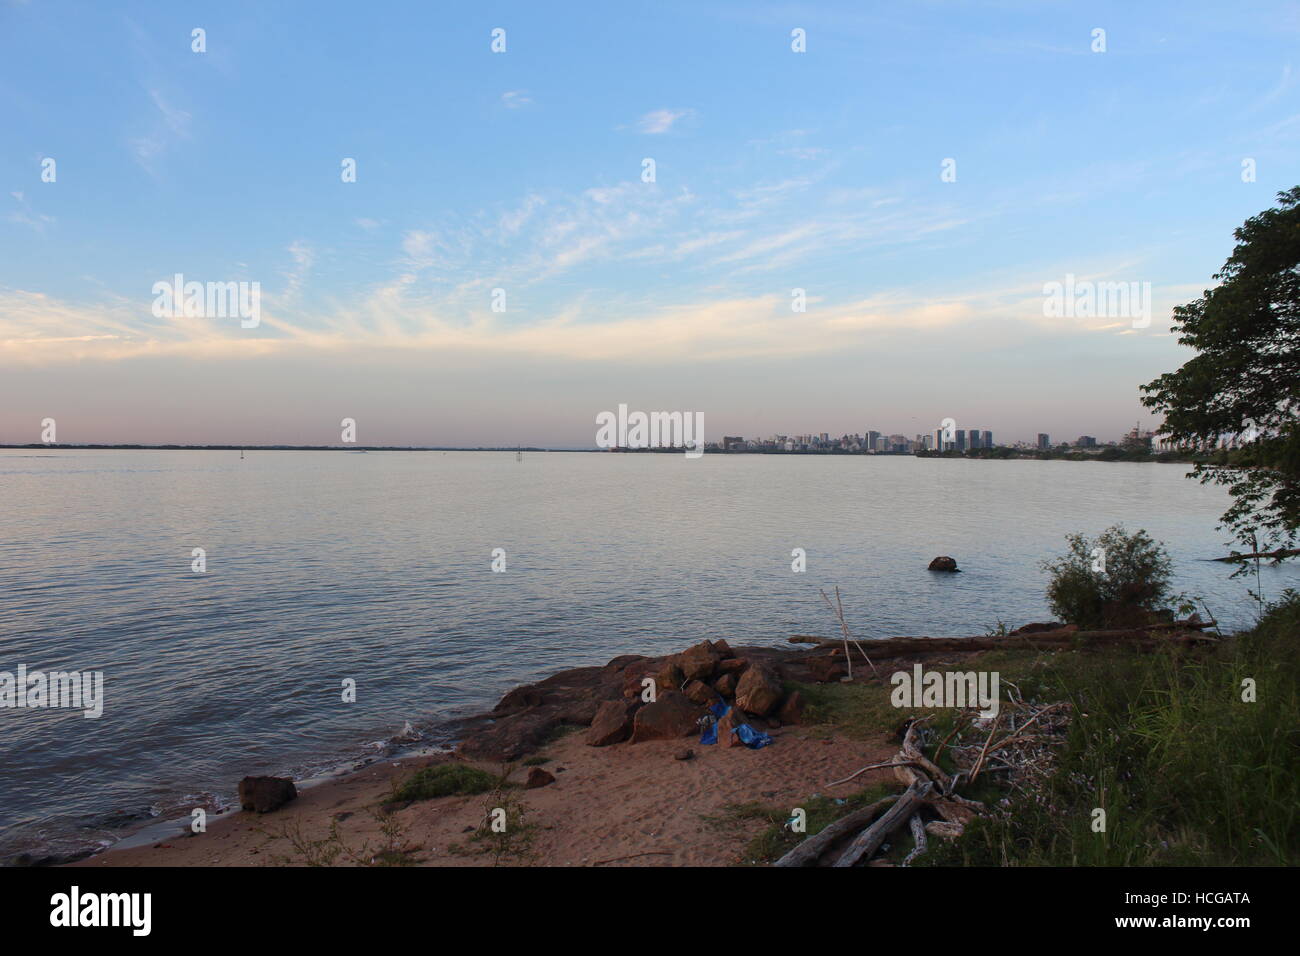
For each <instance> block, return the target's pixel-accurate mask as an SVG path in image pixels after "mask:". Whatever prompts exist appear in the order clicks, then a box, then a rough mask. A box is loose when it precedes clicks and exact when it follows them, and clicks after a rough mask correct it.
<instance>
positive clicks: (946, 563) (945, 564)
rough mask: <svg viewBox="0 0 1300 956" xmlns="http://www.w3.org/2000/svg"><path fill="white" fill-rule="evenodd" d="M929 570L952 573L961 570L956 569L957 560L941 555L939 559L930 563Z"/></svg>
mask: <svg viewBox="0 0 1300 956" xmlns="http://www.w3.org/2000/svg"><path fill="white" fill-rule="evenodd" d="M929 569H930V570H931V571H954V572H955V571H960V570H961V568H959V567H957V559H956V558H950V557H948V556H947V555H946V554H941V555H940V556H939V557H937V558H935V559H934V560H933V561H931V562H930V568H929Z"/></svg>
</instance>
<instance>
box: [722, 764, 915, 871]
mask: <svg viewBox="0 0 1300 956" xmlns="http://www.w3.org/2000/svg"><path fill="white" fill-rule="evenodd" d="M899 789H900V788H898V787H894V786H888V785H883V784H878V785H876V786H872V787H868V788H867V789H865V790H860V791H858V792H857V793H855V794H853V795H852V796H849V797H847V798H843V802H842V803H837V802H836V801H835V800H834V799H833V798H831V797H826V796H821V795H818V796H815V797H809V798H808V799H806V800H804V801H803V802H802V803H801V804H800V806H801V807H802V809H803V810H804V811H805V813H807V821H808V832H807V833H791V832H790V831H789V830H787V829H785V823H786V821H787V820H789V819H790V817H791V815H792V812H793V810H794V807H773V806H768V805H767V804H763V803H758V802H756V801H750V802H748V803H733V804H728V805H727V806H725V807H723V811H722V814H721V815H719V816H706V817H704V821H705V823H706V824H708V825H709V826H710V827H713V828H715V829H719V830H735V829H739V828H741V827H744V826H748V825H749V824H751V823H752V822H754V821H760V822H762V823H764V824H766V825H765V826H764V827H763V829H762V830H760V831H759V832H758V833H757V834H755V835H754V836H753V837H752V838H751V839H750V840H749V842H748V843H747V844H746V846H745V848H744V850H742V851H741V856H740V860H739V864H740V865H741V866H766V865H768V864H770V863H774V862H776V861H777V860H779V859H780V858H781V857H783V856H785V854H786V853H788V852H789V851H790V850H792V849H794V848H795V847H796V846H797V845H798V844H800V843H802V842H803V841H804V840H806V839H807V838H808V837H810V836H814V835H815V834H818V833H820V832H821V831H822V830H824V829H825V828H826V827H827V826H829V825H830V824H831V823H833V822H835V821H836V820H838V819H839V818H840V817H842V816H844V815H845V814H848V813H852V812H853V811H854V810H856V809H858V808H859V807H864V806H866V805H867V804H870V803H874V802H875V801H877V800H879V799H880V798H881V797H884V796H887V795H888V794H891V793H896V792H897V791H898V790H899ZM907 842H909V843H910V842H911V841H910V838H908V841H907Z"/></svg>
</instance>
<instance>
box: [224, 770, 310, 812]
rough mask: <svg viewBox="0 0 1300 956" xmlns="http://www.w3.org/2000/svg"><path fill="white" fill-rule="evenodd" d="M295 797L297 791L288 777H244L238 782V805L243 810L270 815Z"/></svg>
mask: <svg viewBox="0 0 1300 956" xmlns="http://www.w3.org/2000/svg"><path fill="white" fill-rule="evenodd" d="M296 796H298V790H297V788H296V787H295V786H294V785H293V781H292V780H291V779H290V778H288V777H245V778H244V779H243V780H241V781H239V805H240V806H241V807H243V808H244V809H245V810H256V811H257V812H258V813H270V812H271V811H272V810H278V809H280V807H282V806H284V805H285V804H286V803H288V802H289V801H290V800H292V799H293V798H294V797H296Z"/></svg>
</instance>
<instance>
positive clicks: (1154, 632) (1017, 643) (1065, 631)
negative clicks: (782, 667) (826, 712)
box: [788, 620, 1215, 660]
mask: <svg viewBox="0 0 1300 956" xmlns="http://www.w3.org/2000/svg"><path fill="white" fill-rule="evenodd" d="M1214 624H1215V622H1213V621H1206V622H1202V621H1199V620H1197V621H1192V622H1187V621H1175V622H1171V623H1169V624H1153V625H1151V626H1150V627H1126V628H1116V629H1113V630H1098V631H1078V630H1074V629H1073V628H1064V627H1062V628H1057V629H1056V630H1052V631H1038V632H1035V633H1033V634H1008V635H1005V636H1002V637H988V636H985V637H887V638H881V639H879V640H869V641H867V642H866V646H867V647H869V648H870V649H871V657H872V659H873V660H881V659H888V658H891V657H908V656H911V655H914V654H933V653H938V652H946V651H993V650H999V649H1003V648H1016V647H1023V648H1030V649H1033V650H1037V649H1041V648H1047V647H1068V646H1069V645H1071V644H1074V643H1076V642H1078V643H1084V644H1128V645H1131V646H1137V647H1144V648H1145V647H1154V646H1157V645H1159V644H1166V643H1169V642H1170V641H1172V640H1178V639H1180V638H1181V639H1185V640H1191V641H1209V640H1210V638H1208V637H1206V636H1205V635H1203V634H1201V633H1200V631H1201V629H1202V628H1206V627H1212V626H1214ZM1193 632H1194V633H1193ZM788 640H789V642H790V643H791V644H813V645H816V646H818V647H832V648H839V646H840V641H838V640H833V639H831V638H826V637H814V636H813V635H811V634H796V635H794V636H793V637H790V638H788Z"/></svg>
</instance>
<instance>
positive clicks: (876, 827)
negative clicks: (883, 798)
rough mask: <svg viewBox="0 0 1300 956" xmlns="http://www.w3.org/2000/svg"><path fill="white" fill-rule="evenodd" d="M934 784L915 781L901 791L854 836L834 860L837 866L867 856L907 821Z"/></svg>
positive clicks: (847, 864)
mask: <svg viewBox="0 0 1300 956" xmlns="http://www.w3.org/2000/svg"><path fill="white" fill-rule="evenodd" d="M933 787H934V784H932V783H930V782H929V781H926V782H925V783H922V782H921V781H919V780H918V781H917V782H916V783H914V784H912V785H911V786H910V787H908V788H907V790H906V791H905V792H904V793H903V795H902V796H901V797H899V798H898V801H897V802H896V803H895V804H894V805H893V806H892V807H890V808H889V809H888V810H886V811H885V812H884V814H882V815H881V817H880V819H879V820H877V821H876V822H875V823H873V824H871V826H869V827H867V828H866V829H865V830H863V831H862V832H861V833H859V834H858V835H857V837H856V838H854V840H853V842H852V843H850V844H849V845H848V848H847V849H846V850H845V851H844V852H843V853H841V854H840V858H839V859H838V860H836V861H835V865H836V866H837V867H838V866H852V865H853V864H855V863H857V862H858V860H860V859H862V858H863V857H864V856H866V857H869V856H871V854H873V853H875V852H876V850H878V849H879V848H880V844H882V843H884V842H885V837H887V836H889V834H891V833H893V832H894V831H895V830H896V829H898V828H899V827H900V826H902V825H903V824H904V823H906V822H907V821H908V819H909V818H910V817H911V816H912V814H913V813H915V812H916V811H917V809H918V808H919V807H920V806H921V804H922V803H924V802H925V798H926V797H927V796H928V795H929V793H930V791H931V789H933Z"/></svg>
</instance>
